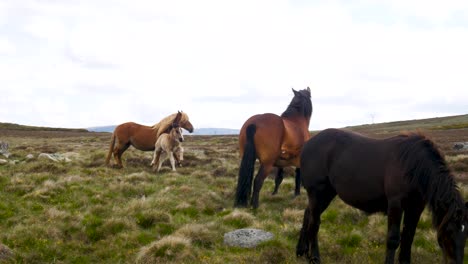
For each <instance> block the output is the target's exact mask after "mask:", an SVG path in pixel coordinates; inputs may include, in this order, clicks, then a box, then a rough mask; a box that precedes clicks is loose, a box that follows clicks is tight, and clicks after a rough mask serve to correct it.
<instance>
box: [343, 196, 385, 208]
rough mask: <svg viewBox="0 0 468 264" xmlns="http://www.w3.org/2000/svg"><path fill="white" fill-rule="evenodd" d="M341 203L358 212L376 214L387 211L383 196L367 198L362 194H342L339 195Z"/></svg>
mask: <svg viewBox="0 0 468 264" xmlns="http://www.w3.org/2000/svg"><path fill="white" fill-rule="evenodd" d="M338 196H339V197H340V199H341V200H343V202H345V203H346V204H348V205H351V206H353V207H355V208H357V209H359V210H362V211H364V212H366V213H376V212H384V213H385V212H386V211H387V198H386V197H385V196H380V195H375V196H368V195H364V194H361V195H359V194H356V193H354V194H344V193H341V194H340V193H339V194H338Z"/></svg>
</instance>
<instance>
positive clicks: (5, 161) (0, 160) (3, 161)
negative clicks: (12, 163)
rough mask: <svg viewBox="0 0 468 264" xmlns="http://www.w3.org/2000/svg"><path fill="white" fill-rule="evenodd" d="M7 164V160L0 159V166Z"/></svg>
mask: <svg viewBox="0 0 468 264" xmlns="http://www.w3.org/2000/svg"><path fill="white" fill-rule="evenodd" d="M7 163H8V160H6V159H0V165H4V164H7Z"/></svg>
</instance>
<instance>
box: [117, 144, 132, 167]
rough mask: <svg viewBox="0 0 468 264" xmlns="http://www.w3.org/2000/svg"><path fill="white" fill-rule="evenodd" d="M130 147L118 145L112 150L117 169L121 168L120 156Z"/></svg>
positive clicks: (128, 145)
mask: <svg viewBox="0 0 468 264" xmlns="http://www.w3.org/2000/svg"><path fill="white" fill-rule="evenodd" d="M128 147H130V144H125V145H120V144H118V145H117V147H116V148H115V149H114V159H115V163H116V164H117V167H119V168H123V164H122V154H123V153H124V152H125V151H126V150H127V149H128Z"/></svg>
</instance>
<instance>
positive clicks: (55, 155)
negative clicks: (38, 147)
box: [37, 153, 71, 162]
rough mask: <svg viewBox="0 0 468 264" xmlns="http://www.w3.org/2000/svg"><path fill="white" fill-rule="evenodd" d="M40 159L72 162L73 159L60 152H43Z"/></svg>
mask: <svg viewBox="0 0 468 264" xmlns="http://www.w3.org/2000/svg"><path fill="white" fill-rule="evenodd" d="M37 158H38V159H49V160H52V161H65V162H70V161H71V160H70V159H69V158H67V157H66V156H64V155H61V154H59V153H52V154H51V153H41V154H39V156H38V157H37Z"/></svg>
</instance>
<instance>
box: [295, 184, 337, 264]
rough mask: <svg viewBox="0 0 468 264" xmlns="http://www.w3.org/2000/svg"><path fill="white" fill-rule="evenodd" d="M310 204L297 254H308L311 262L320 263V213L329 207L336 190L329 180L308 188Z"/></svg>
mask: <svg viewBox="0 0 468 264" xmlns="http://www.w3.org/2000/svg"><path fill="white" fill-rule="evenodd" d="M307 195H308V197H309V205H308V207H307V209H306V211H305V212H304V222H303V224H302V229H301V235H300V238H299V242H298V244H297V247H296V255H297V256H303V255H306V256H307V257H308V258H309V260H310V262H311V263H320V251H319V243H318V231H319V228H320V215H321V214H322V213H323V211H325V209H327V207H328V206H329V205H330V203H331V201H332V200H333V198H335V196H336V191H335V190H334V189H333V188H332V187H331V186H330V184H329V183H328V182H325V183H323V184H320V183H317V185H316V186H315V188H311V189H308V190H307Z"/></svg>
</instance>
